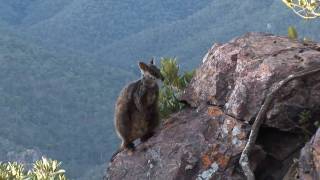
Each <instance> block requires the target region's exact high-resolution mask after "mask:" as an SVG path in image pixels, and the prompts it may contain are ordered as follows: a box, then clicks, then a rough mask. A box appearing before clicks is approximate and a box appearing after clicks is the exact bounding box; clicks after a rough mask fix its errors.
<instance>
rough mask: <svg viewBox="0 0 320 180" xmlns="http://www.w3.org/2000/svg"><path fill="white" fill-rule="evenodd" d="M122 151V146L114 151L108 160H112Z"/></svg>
mask: <svg viewBox="0 0 320 180" xmlns="http://www.w3.org/2000/svg"><path fill="white" fill-rule="evenodd" d="M121 151H123V148H119V149H118V150H117V151H116V152H115V153H113V155H112V156H111V158H110V162H113V160H114V158H115V157H116V156H117V155H118V154H119V153H120V152H121Z"/></svg>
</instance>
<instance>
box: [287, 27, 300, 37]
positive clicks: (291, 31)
mask: <svg viewBox="0 0 320 180" xmlns="http://www.w3.org/2000/svg"><path fill="white" fill-rule="evenodd" d="M288 37H289V38H290V39H291V40H296V39H298V33H297V30H296V28H295V27H293V26H289V27H288Z"/></svg>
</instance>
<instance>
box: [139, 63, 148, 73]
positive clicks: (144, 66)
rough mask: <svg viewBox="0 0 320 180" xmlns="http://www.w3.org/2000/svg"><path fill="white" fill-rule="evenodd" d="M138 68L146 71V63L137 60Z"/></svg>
mask: <svg viewBox="0 0 320 180" xmlns="http://www.w3.org/2000/svg"><path fill="white" fill-rule="evenodd" d="M139 68H140V69H141V70H142V71H146V70H147V68H148V65H146V64H145V63H144V62H141V61H140V62H139Z"/></svg>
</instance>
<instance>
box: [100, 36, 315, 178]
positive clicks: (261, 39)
mask: <svg viewBox="0 0 320 180" xmlns="http://www.w3.org/2000/svg"><path fill="white" fill-rule="evenodd" d="M316 66H318V67H320V47H319V46H318V45H317V44H315V43H305V44H303V43H300V42H297V41H291V40H289V39H288V38H285V37H278V36H272V35H266V34H261V33H249V34H246V35H244V36H242V37H240V38H237V39H234V40H232V41H230V42H229V43H226V44H216V45H214V46H213V47H212V48H211V49H210V50H209V52H208V53H207V55H206V56H205V58H204V59H203V64H202V65H201V66H200V68H198V69H197V71H196V75H195V77H194V78H193V80H192V82H191V83H190V85H189V86H188V88H187V89H186V90H185V94H184V95H183V96H182V100H184V101H186V102H187V103H189V104H190V105H191V107H190V108H187V109H185V110H183V111H181V112H178V113H176V114H173V115H172V116H171V117H170V118H169V119H167V120H164V122H165V123H164V124H163V125H162V127H161V128H160V129H159V131H158V132H157V133H156V134H155V135H154V136H153V137H152V138H150V139H149V140H148V141H147V142H145V143H143V144H140V145H138V146H137V149H136V151H135V152H134V153H133V155H132V156H129V155H128V153H127V152H126V151H123V152H121V153H119V154H118V155H117V156H116V157H115V159H114V161H113V162H111V163H110V164H109V167H108V170H107V176H106V178H107V179H130V180H134V179H139V180H140V179H163V180H170V179H183V180H185V179H197V180H203V179H208V180H209V179H245V177H244V175H243V173H242V170H241V168H240V166H239V164H238V161H239V158H240V154H241V152H242V150H243V148H244V146H245V143H246V141H247V138H248V134H249V133H250V129H251V125H250V124H251V122H252V120H253V118H254V117H255V115H256V114H257V112H258V110H259V108H260V106H261V104H262V103H263V101H264V98H265V96H266V94H267V93H268V92H269V90H270V88H271V87H272V86H273V84H275V83H277V82H279V81H281V80H282V79H283V78H285V77H287V76H288V75H290V74H292V73H294V72H297V71H300V70H303V69H309V68H310V69H312V68H315V67H316ZM319 107H320V74H319V73H318V74H314V75H312V76H308V77H306V78H304V79H297V80H294V81H292V82H291V83H289V84H288V85H287V86H285V87H284V88H283V89H282V90H281V92H280V93H278V95H277V96H276V97H275V99H274V101H273V104H272V106H271V107H270V109H269V111H268V113H267V117H266V120H265V123H264V124H263V127H262V128H261V130H260V133H259V137H258V139H257V143H256V146H255V148H254V150H253V151H252V153H251V155H250V163H251V167H252V168H253V169H254V171H255V174H256V177H257V179H262V180H263V179H266V180H267V179H268V180H272V179H281V178H283V177H284V176H285V175H286V174H288V173H287V172H288V170H292V169H293V168H292V166H291V165H292V163H293V159H294V158H295V157H296V158H298V157H299V154H300V149H301V148H302V147H303V146H304V143H305V142H306V140H307V138H306V137H308V136H309V135H312V132H314V131H315V130H316V128H315V126H314V125H313V123H314V122H315V121H316V120H317V119H316V118H313V117H317V116H318V115H320V114H319V111H318V110H319V109H320V108H319ZM318 117H319V116H318ZM318 134H319V133H318ZM319 136H320V135H318V136H317V135H316V136H315V137H319ZM314 139H315V138H314ZM313 145H314V144H313ZM314 147H315V148H316V149H318V151H320V149H319V143H318V144H317V145H314ZM318 151H313V152H316V153H318V155H319V152H318ZM305 154H306V153H305ZM301 156H303V155H301ZM312 160H313V161H314V162H319V161H315V160H318V159H315V158H314V159H312ZM299 163H300V161H299ZM315 164H316V166H318V165H319V163H315ZM290 166H291V168H290ZM318 172H319V171H318ZM311 179H312V178H311Z"/></svg>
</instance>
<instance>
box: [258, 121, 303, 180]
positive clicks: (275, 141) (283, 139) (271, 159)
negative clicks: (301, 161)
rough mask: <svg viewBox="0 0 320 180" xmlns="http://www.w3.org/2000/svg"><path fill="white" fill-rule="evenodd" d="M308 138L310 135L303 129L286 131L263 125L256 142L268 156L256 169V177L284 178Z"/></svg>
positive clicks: (269, 179)
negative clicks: (303, 131)
mask: <svg viewBox="0 0 320 180" xmlns="http://www.w3.org/2000/svg"><path fill="white" fill-rule="evenodd" d="M308 140H309V136H307V135H306V134H304V133H302V132H301V131H295V132H290V131H289V132H285V131H281V130H279V129H276V128H270V127H261V129H260V131H259V136H258V138H257V142H256V144H257V145H259V146H261V147H262V149H263V151H264V152H265V153H266V156H265V158H264V159H263V160H262V161H260V162H259V164H258V165H257V167H256V169H255V171H254V172H255V176H256V178H257V179H259V180H277V179H282V178H283V177H284V175H285V174H286V173H287V171H288V169H289V168H290V166H291V164H292V163H293V159H294V158H298V157H299V155H300V150H301V149H302V148H303V146H304V145H305V143H306V142H308Z"/></svg>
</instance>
